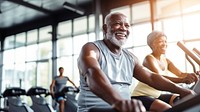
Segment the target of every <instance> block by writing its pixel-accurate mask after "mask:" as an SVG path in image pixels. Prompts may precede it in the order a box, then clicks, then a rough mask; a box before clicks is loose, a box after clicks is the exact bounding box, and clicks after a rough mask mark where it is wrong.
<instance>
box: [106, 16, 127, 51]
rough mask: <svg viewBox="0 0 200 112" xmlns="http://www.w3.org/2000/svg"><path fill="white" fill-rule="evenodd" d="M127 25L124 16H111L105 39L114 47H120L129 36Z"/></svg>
mask: <svg viewBox="0 0 200 112" xmlns="http://www.w3.org/2000/svg"><path fill="white" fill-rule="evenodd" d="M129 27H130V25H129V23H128V20H127V17H126V16H124V15H122V14H121V15H112V16H111V17H110V21H109V22H108V23H107V31H106V37H107V38H108V39H109V40H110V41H111V42H112V43H113V44H115V45H117V46H119V47H121V46H123V45H124V44H125V43H126V40H127V38H128V36H129V33H130V32H129Z"/></svg>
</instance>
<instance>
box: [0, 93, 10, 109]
mask: <svg viewBox="0 0 200 112" xmlns="http://www.w3.org/2000/svg"><path fill="white" fill-rule="evenodd" d="M2 98H3V95H2V94H0V99H2ZM0 112H8V109H6V108H0Z"/></svg>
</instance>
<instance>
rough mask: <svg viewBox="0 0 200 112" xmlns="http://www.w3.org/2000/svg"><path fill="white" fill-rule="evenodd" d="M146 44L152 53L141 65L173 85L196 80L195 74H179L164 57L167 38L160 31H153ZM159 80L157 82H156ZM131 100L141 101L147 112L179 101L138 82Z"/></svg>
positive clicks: (158, 109) (172, 96)
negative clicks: (169, 73) (160, 75)
mask: <svg viewBox="0 0 200 112" xmlns="http://www.w3.org/2000/svg"><path fill="white" fill-rule="evenodd" d="M147 44H148V46H149V47H150V48H151V50H152V53H151V54H148V55H147V56H146V57H145V59H144V61H143V65H144V66H145V67H146V68H147V69H149V70H151V71H152V72H154V73H157V74H156V75H158V74H162V76H163V77H165V78H167V79H169V80H171V81H172V82H174V83H186V84H191V83H193V82H196V81H197V80H198V77H197V75H196V74H195V73H184V72H181V71H180V70H179V69H178V68H177V67H176V66H175V65H174V64H173V63H172V62H171V61H170V60H169V59H168V58H166V56H165V52H166V50H167V36H166V35H165V34H164V33H163V32H161V31H153V32H151V33H150V34H149V35H148V36H147ZM169 71H170V72H171V73H173V74H175V76H176V77H172V76H169V75H168V72H169ZM158 81H160V80H157V82H158ZM132 98H136V99H139V100H141V101H142V103H143V104H144V106H145V107H146V109H147V110H150V111H156V112H157V111H160V107H162V106H166V107H171V106H172V105H173V103H174V102H176V101H177V100H178V99H179V95H177V94H171V93H170V94H167V93H166V94H164V93H162V92H161V91H160V90H157V89H155V88H153V87H150V86H148V85H147V84H145V83H142V82H139V83H138V85H137V86H136V87H135V89H134V90H133V92H132Z"/></svg>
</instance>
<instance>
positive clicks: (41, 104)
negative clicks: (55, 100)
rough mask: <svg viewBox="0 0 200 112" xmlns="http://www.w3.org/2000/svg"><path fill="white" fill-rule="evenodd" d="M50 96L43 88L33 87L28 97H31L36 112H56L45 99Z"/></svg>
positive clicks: (32, 107) (32, 106) (28, 92)
mask: <svg viewBox="0 0 200 112" xmlns="http://www.w3.org/2000/svg"><path fill="white" fill-rule="evenodd" d="M48 95H50V93H49V91H48V90H47V89H45V88H42V87H32V88H30V89H29V90H28V91H27V96H30V97H31V100H32V105H31V109H33V110H34V112H55V110H54V109H53V107H52V106H51V105H50V104H48V103H47V101H46V99H45V97H47V96H48Z"/></svg>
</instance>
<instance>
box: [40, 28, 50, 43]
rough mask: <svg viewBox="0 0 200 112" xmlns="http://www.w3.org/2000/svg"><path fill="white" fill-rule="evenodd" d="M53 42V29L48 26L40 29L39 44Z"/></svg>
mask: <svg viewBox="0 0 200 112" xmlns="http://www.w3.org/2000/svg"><path fill="white" fill-rule="evenodd" d="M49 40H52V27H51V26H46V27H43V28H40V29H39V42H43V41H49Z"/></svg>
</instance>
